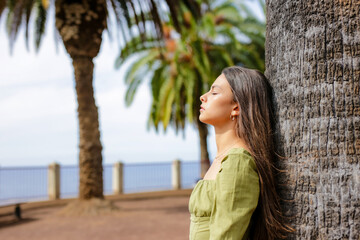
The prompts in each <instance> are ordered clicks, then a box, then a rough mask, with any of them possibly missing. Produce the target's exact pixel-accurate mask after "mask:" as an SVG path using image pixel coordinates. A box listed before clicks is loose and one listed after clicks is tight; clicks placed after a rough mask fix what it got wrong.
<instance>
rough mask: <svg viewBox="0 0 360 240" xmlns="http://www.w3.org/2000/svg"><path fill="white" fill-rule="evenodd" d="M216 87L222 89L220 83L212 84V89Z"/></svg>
mask: <svg viewBox="0 0 360 240" xmlns="http://www.w3.org/2000/svg"><path fill="white" fill-rule="evenodd" d="M214 88H220V89H222V88H221V87H220V86H219V85H212V86H211V89H214Z"/></svg>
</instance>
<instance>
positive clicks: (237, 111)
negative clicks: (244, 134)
mask: <svg viewBox="0 0 360 240" xmlns="http://www.w3.org/2000/svg"><path fill="white" fill-rule="evenodd" d="M231 115H232V116H239V115H240V107H239V104H238V103H235V104H234V106H233V109H232V110H231Z"/></svg>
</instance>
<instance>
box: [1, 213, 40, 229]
mask: <svg viewBox="0 0 360 240" xmlns="http://www.w3.org/2000/svg"><path fill="white" fill-rule="evenodd" d="M36 220H38V219H37V218H21V219H18V218H15V217H13V216H11V217H1V218H0V229H1V228H6V227H16V226H19V225H22V224H25V223H30V222H33V221H36Z"/></svg>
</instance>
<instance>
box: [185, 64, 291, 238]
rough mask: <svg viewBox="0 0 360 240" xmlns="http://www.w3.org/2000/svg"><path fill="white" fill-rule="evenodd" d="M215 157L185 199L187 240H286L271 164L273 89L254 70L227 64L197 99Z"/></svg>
mask: <svg viewBox="0 0 360 240" xmlns="http://www.w3.org/2000/svg"><path fill="white" fill-rule="evenodd" d="M200 100H201V102H202V104H201V109H200V117H199V118H200V121H201V122H203V123H206V124H210V125H212V126H214V128H215V134H216V145H217V150H218V152H217V155H216V157H215V159H214V161H213V163H212V165H211V167H210V168H209V170H208V171H207V173H206V174H205V176H204V179H203V180H200V181H199V182H198V183H197V185H196V186H195V187H194V189H193V192H192V194H191V196H190V200H189V211H190V213H191V223H190V240H205V239H206V240H208V239H211V240H215V239H217V240H226V239H261V240H266V239H274V238H284V233H286V232H289V231H290V230H291V229H290V228H289V227H288V226H286V225H285V224H284V223H283V219H282V215H281V209H280V205H279V199H278V196H277V193H276V190H275V182H274V176H273V173H272V172H273V167H272V162H273V161H274V159H275V157H276V155H275V150H274V145H273V131H274V119H273V107H272V89H271V86H270V84H269V82H268V81H267V79H266V78H265V76H264V75H263V74H261V73H260V72H259V71H257V70H252V69H246V68H242V67H229V68H226V69H224V70H223V72H222V74H221V75H220V76H219V77H218V78H217V79H216V80H215V82H214V83H213V85H212V86H211V89H210V91H209V92H207V93H205V94H204V95H202V96H201V97H200Z"/></svg>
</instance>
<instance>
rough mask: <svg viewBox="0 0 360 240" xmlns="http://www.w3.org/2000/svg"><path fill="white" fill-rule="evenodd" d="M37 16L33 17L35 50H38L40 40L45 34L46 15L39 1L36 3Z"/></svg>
mask: <svg viewBox="0 0 360 240" xmlns="http://www.w3.org/2000/svg"><path fill="white" fill-rule="evenodd" d="M36 10H37V15H36V17H35V49H36V51H38V50H39V47H40V43H41V39H42V37H43V35H44V32H45V23H46V14H47V11H46V10H45V8H44V5H43V4H42V2H41V0H37V2H36Z"/></svg>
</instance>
